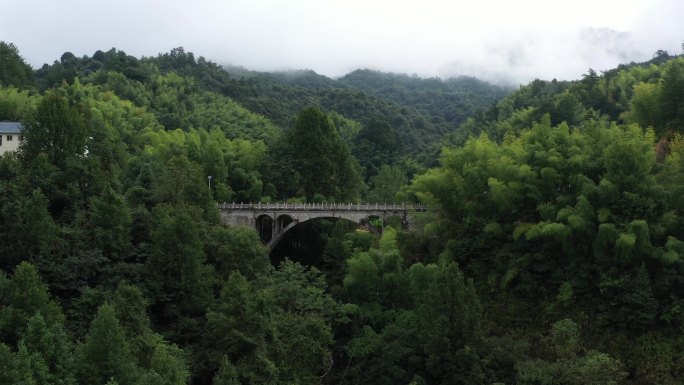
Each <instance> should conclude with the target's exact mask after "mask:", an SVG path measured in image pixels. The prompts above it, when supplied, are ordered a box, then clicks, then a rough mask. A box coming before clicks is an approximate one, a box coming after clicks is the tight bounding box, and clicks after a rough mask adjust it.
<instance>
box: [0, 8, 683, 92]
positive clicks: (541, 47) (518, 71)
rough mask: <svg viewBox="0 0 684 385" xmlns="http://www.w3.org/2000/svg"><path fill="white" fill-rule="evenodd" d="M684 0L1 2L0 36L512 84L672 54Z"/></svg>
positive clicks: (87, 49) (34, 43) (45, 51)
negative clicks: (657, 53) (660, 51)
mask: <svg viewBox="0 0 684 385" xmlns="http://www.w3.org/2000/svg"><path fill="white" fill-rule="evenodd" d="M682 16H684V1H683V0H563V1H556V0H470V1H459V0H452V1H446V0H443V1H440V0H412V1H403V0H393V1H389V0H223V1H220V0H193V1H187V0H158V1H150V0H116V1H113V0H0V20H1V21H0V40H3V41H6V42H12V43H14V44H15V45H16V46H17V47H18V48H19V50H20V53H21V55H22V56H23V57H24V58H25V59H26V60H27V61H28V62H29V64H31V65H32V66H34V67H40V66H41V65H42V64H43V63H52V62H53V61H54V60H58V59H59V57H60V56H61V55H62V53H64V52H65V51H70V52H72V53H74V54H75V55H77V56H82V55H88V56H92V54H93V53H94V52H95V51H96V50H98V49H100V50H103V51H106V50H108V49H110V48H112V47H116V48H117V49H120V50H123V51H125V52H127V53H128V54H130V55H133V56H136V57H141V56H155V55H157V54H158V53H162V52H168V51H169V50H171V49H172V48H174V47H179V46H182V47H184V48H185V50H186V51H191V52H194V53H195V55H196V56H204V57H205V58H207V59H208V60H211V61H213V62H216V63H219V64H233V65H239V66H243V67H246V68H248V69H254V70H286V69H312V70H314V71H316V72H318V73H321V74H324V75H328V76H331V77H335V76H341V75H343V74H345V73H347V72H350V71H352V70H354V69H356V68H371V69H377V70H382V71H391V72H404V73H408V74H417V75H419V76H422V77H428V76H439V77H443V78H446V77H449V76H454V75H470V76H477V77H481V78H484V79H487V80H494V81H496V80H508V81H510V82H513V83H520V82H526V81H529V80H531V79H534V78H541V79H553V78H557V79H577V78H580V77H581V76H582V74H584V73H586V72H587V70H588V69H589V68H594V69H595V70H597V71H600V70H605V69H609V68H613V67H615V66H616V65H617V64H619V63H624V62H630V61H641V60H647V59H650V58H651V57H652V56H653V53H654V52H655V51H656V50H658V49H664V50H667V51H669V52H670V53H671V54H679V53H681V50H682V47H681V44H682V41H684V22H682Z"/></svg>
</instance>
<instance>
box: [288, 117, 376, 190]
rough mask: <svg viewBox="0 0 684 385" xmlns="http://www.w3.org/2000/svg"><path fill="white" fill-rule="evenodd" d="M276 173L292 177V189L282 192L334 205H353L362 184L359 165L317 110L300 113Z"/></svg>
mask: <svg viewBox="0 0 684 385" xmlns="http://www.w3.org/2000/svg"><path fill="white" fill-rule="evenodd" d="M283 146H284V147H283V148H282V156H281V157H279V158H278V159H276V160H275V161H276V162H279V170H280V172H282V173H286V174H287V175H290V176H291V177H292V180H291V181H288V182H285V183H294V185H295V186H294V187H295V188H294V189H293V188H292V187H293V186H282V189H281V191H291V192H292V193H294V194H295V195H299V196H303V197H306V198H307V199H308V200H310V201H311V200H313V199H314V196H315V195H317V194H320V195H323V196H325V197H328V198H329V199H335V200H337V201H356V200H358V199H359V197H360V192H361V189H362V188H363V181H362V180H361V176H360V173H359V165H358V162H357V161H356V159H355V158H354V157H353V156H352V155H351V152H350V151H349V148H348V147H347V145H346V144H345V143H344V141H343V140H342V139H341V138H340V136H339V134H338V133H337V129H336V128H335V125H334V124H333V123H332V120H331V119H330V118H329V117H328V115H326V114H325V113H324V112H323V111H321V109H320V108H318V107H309V108H305V109H303V110H302V111H301V112H300V113H299V114H298V115H297V119H296V122H295V125H294V127H293V128H291V129H290V130H288V131H287V132H286V133H285V137H284V140H283Z"/></svg>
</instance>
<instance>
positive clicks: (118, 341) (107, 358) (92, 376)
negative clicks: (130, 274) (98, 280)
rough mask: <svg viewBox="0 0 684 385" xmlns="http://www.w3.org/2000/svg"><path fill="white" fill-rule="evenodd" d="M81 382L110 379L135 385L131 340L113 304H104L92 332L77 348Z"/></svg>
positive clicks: (97, 382) (99, 381)
mask: <svg viewBox="0 0 684 385" xmlns="http://www.w3.org/2000/svg"><path fill="white" fill-rule="evenodd" d="M77 357H78V358H77V361H78V379H79V383H80V384H93V385H95V384H98V385H99V384H104V383H106V381H107V380H108V379H110V378H113V379H115V380H116V381H117V382H118V383H119V384H121V385H126V384H134V383H135V379H136V377H137V376H138V374H139V373H138V370H137V369H138V368H137V367H136V366H135V362H134V358H133V355H132V352H131V347H130V344H129V342H128V341H127V340H126V335H125V333H124V330H123V328H122V327H121V325H120V324H119V321H118V319H117V318H116V315H115V313H114V309H113V308H112V306H110V305H108V304H104V305H102V306H100V308H99V309H98V311H97V315H96V316H95V318H94V319H93V322H92V324H91V325H90V332H89V333H88V336H87V337H86V339H85V341H84V342H83V344H81V345H79V347H78V349H77Z"/></svg>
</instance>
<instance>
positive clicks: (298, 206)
mask: <svg viewBox="0 0 684 385" xmlns="http://www.w3.org/2000/svg"><path fill="white" fill-rule="evenodd" d="M219 209H221V210H250V211H251V210H264V211H273V210H278V211H280V210H282V211H331V210H335V211H341V210H346V211H371V212H377V211H393V212H399V211H419V212H425V211H428V207H427V206H423V205H407V204H403V203H402V204H400V205H399V204H386V203H382V204H381V203H287V202H282V203H280V202H276V203H235V202H233V203H226V202H224V203H221V204H219Z"/></svg>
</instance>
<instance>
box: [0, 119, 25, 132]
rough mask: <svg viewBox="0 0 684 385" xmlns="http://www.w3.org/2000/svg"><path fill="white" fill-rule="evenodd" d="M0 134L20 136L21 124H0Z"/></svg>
mask: <svg viewBox="0 0 684 385" xmlns="http://www.w3.org/2000/svg"><path fill="white" fill-rule="evenodd" d="M0 133H2V134H21V123H19V122H0Z"/></svg>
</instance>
